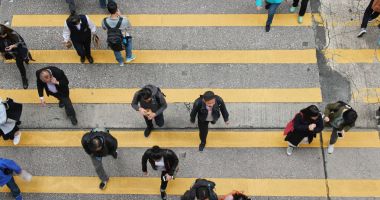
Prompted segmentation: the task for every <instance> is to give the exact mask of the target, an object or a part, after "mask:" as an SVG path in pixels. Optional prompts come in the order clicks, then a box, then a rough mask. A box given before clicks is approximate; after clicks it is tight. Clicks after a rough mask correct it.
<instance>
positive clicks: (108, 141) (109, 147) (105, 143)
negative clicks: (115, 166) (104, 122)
mask: <svg viewBox="0 0 380 200" xmlns="http://www.w3.org/2000/svg"><path fill="white" fill-rule="evenodd" d="M94 138H99V139H100V140H101V141H102V147H103V148H102V149H101V150H100V151H96V152H92V151H91V150H90V143H91V141H92V139H94ZM82 146H83V148H84V150H85V151H86V153H87V154H89V155H92V156H95V157H105V156H108V155H113V153H115V151H116V150H117V140H116V138H114V137H113V136H112V135H111V134H110V133H107V132H89V133H86V134H84V135H83V137H82Z"/></svg>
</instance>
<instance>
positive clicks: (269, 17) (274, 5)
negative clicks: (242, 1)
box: [266, 3, 280, 26]
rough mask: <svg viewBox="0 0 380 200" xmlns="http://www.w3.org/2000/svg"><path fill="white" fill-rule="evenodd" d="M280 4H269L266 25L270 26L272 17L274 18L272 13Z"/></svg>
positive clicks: (274, 12)
mask: <svg viewBox="0 0 380 200" xmlns="http://www.w3.org/2000/svg"><path fill="white" fill-rule="evenodd" d="M279 5H280V4H279V3H273V4H271V5H270V6H269V10H268V20H267V23H266V25H267V26H270V25H271V24H272V21H273V18H274V14H276V10H277V8H278V6H279Z"/></svg>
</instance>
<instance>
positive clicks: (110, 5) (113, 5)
mask: <svg viewBox="0 0 380 200" xmlns="http://www.w3.org/2000/svg"><path fill="white" fill-rule="evenodd" d="M107 10H108V12H110V13H111V14H112V15H113V14H115V13H116V12H117V11H118V8H117V3H116V2H114V1H109V2H108V4H107Z"/></svg>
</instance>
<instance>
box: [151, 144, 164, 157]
mask: <svg viewBox="0 0 380 200" xmlns="http://www.w3.org/2000/svg"><path fill="white" fill-rule="evenodd" d="M161 158H162V153H161V148H160V147H159V146H153V147H152V159H153V160H154V161H159V160H160V159H161Z"/></svg>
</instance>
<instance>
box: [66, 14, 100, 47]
mask: <svg viewBox="0 0 380 200" xmlns="http://www.w3.org/2000/svg"><path fill="white" fill-rule="evenodd" d="M86 19H87V22H88V27H89V28H90V29H91V33H92V34H95V32H96V26H95V24H94V23H93V22H92V21H91V20H90V18H89V17H88V16H87V15H86ZM81 24H82V21H81V22H80V23H79V24H78V25H76V27H77V29H78V30H79V29H80V27H81ZM70 33H71V32H70V29H69V26H67V23H66V22H65V25H64V27H63V35H62V36H63V41H64V42H68V41H69V40H70Z"/></svg>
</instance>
